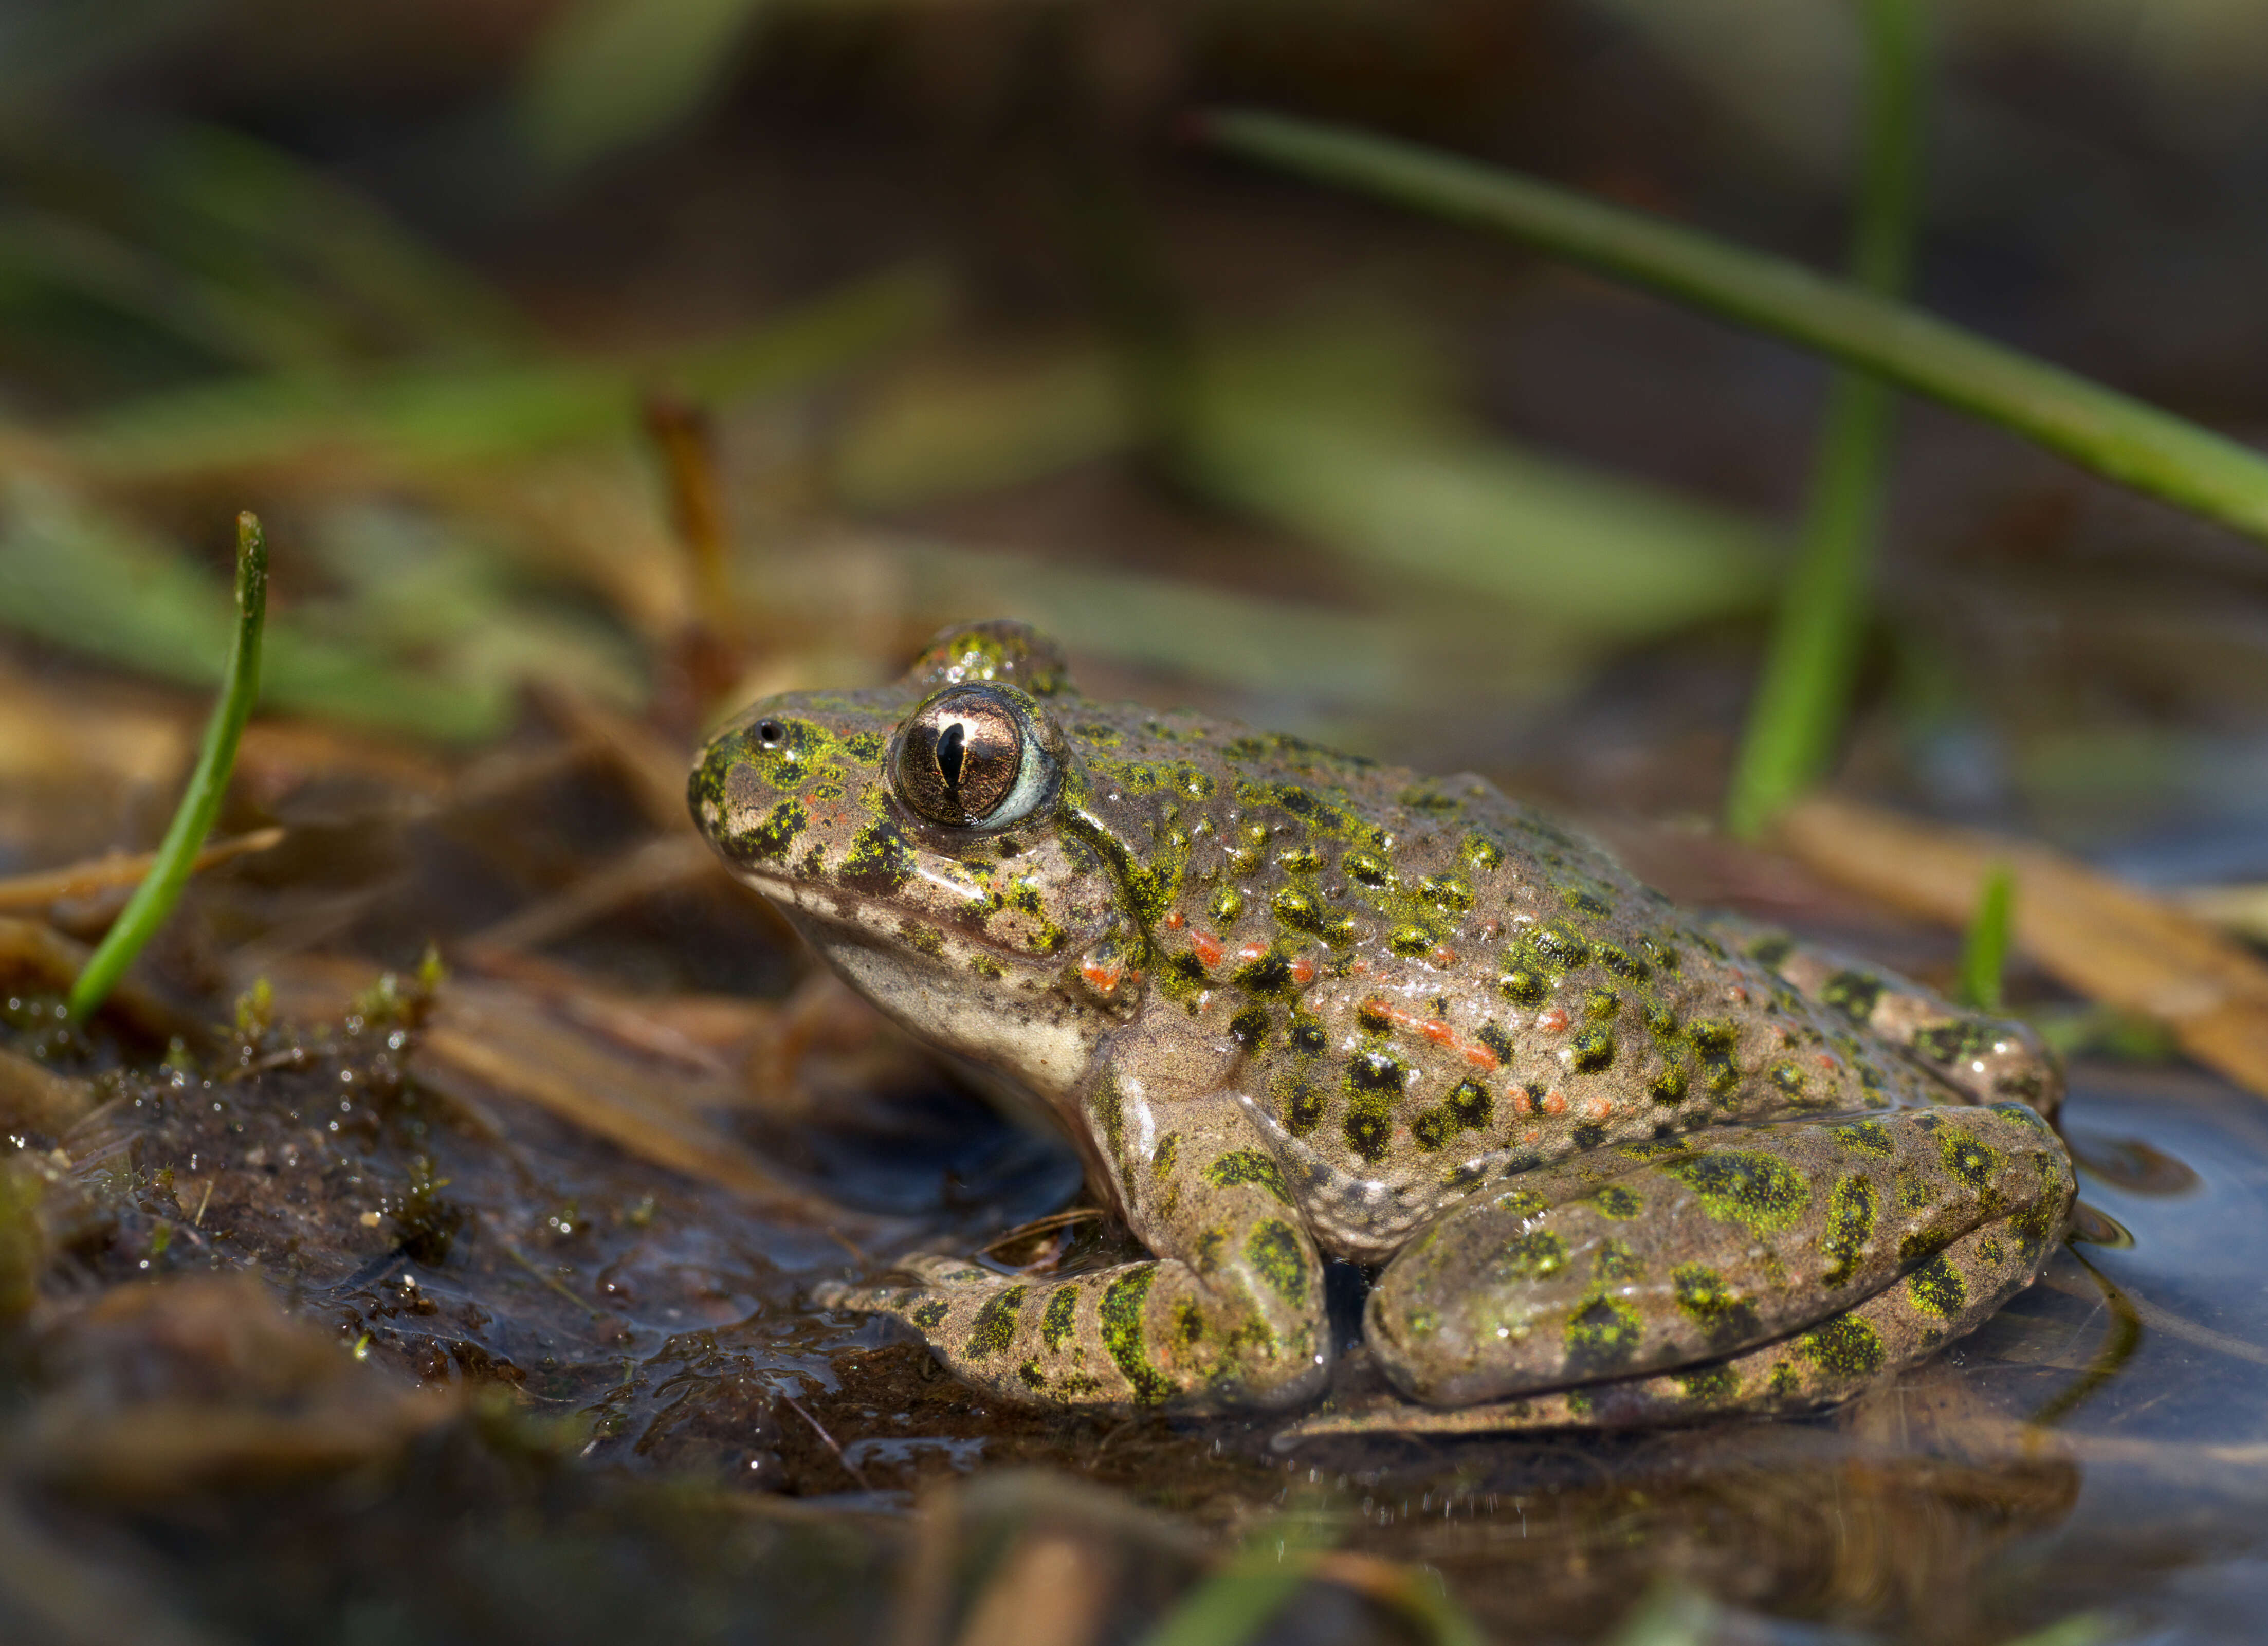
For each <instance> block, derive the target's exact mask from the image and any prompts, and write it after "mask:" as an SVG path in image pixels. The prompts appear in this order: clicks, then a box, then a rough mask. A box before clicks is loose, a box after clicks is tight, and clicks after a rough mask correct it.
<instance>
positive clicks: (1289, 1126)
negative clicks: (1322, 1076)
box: [1284, 1079, 1329, 1137]
mask: <svg viewBox="0 0 2268 1646" xmlns="http://www.w3.org/2000/svg"><path fill="white" fill-rule="evenodd" d="M1328 1109H1329V1099H1327V1098H1326V1097H1325V1096H1324V1094H1323V1092H1322V1090H1321V1089H1320V1088H1318V1087H1317V1086H1316V1085H1315V1084H1314V1082H1312V1081H1308V1080H1300V1079H1294V1080H1293V1081H1292V1083H1291V1089H1290V1090H1289V1091H1287V1092H1285V1096H1284V1129H1285V1131H1287V1132H1289V1133H1291V1134H1292V1136H1294V1137H1305V1136H1306V1135H1307V1134H1308V1133H1309V1132H1312V1131H1314V1129H1315V1128H1317V1127H1318V1126H1321V1125H1322V1123H1323V1115H1324V1113H1325V1112H1326V1111H1327V1110H1328Z"/></svg>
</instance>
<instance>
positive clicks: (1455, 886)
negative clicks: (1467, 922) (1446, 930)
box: [1418, 874, 1473, 915]
mask: <svg viewBox="0 0 2268 1646" xmlns="http://www.w3.org/2000/svg"><path fill="white" fill-rule="evenodd" d="M1418 891H1419V892H1420V893H1423V894H1424V895H1425V896H1426V897H1428V898H1430V899H1432V900H1433V901H1434V902H1435V903H1437V904H1439V905H1440V907H1441V908H1445V909H1449V910H1452V911H1454V913H1456V914H1460V915H1462V914H1463V913H1464V912H1465V911H1466V910H1468V909H1469V908H1472V906H1473V888H1472V887H1471V885H1469V884H1468V883H1467V882H1465V881H1463V880H1461V879H1459V878H1457V877H1456V876H1455V875H1453V874H1433V875H1427V876H1426V877H1425V878H1424V879H1423V880H1420V881H1419V882H1418Z"/></svg>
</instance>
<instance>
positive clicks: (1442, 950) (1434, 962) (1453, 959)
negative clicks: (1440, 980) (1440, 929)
mask: <svg viewBox="0 0 2268 1646" xmlns="http://www.w3.org/2000/svg"><path fill="white" fill-rule="evenodd" d="M1456 963H1457V952H1456V951H1455V950H1454V949H1452V948H1451V947H1449V945H1448V944H1446V943H1445V944H1440V945H1439V946H1437V947H1436V948H1435V949H1434V951H1433V952H1432V953H1431V954H1429V955H1427V956H1426V957H1425V964H1426V965H1428V966H1438V967H1440V969H1441V970H1442V971H1445V972H1446V971H1447V970H1448V969H1449V968H1450V967H1451V966H1454V965H1455V964H1456Z"/></svg>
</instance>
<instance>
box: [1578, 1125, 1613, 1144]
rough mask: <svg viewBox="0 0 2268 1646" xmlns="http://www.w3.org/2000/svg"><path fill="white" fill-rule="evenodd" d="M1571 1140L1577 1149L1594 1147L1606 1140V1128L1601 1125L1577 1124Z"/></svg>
mask: <svg viewBox="0 0 2268 1646" xmlns="http://www.w3.org/2000/svg"><path fill="white" fill-rule="evenodd" d="M1572 1140H1573V1142H1574V1144H1575V1147H1576V1148H1578V1149H1596V1148H1597V1147H1598V1146H1599V1145H1600V1144H1601V1143H1605V1142H1606V1141H1607V1128H1605V1127H1603V1126H1578V1127H1577V1128H1575V1130H1574V1132H1573V1134H1572Z"/></svg>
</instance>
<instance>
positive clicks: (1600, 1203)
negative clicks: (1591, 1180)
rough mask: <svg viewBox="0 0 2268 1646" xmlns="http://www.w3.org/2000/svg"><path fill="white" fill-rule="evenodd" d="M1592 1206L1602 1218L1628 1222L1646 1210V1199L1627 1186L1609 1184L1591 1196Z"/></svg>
mask: <svg viewBox="0 0 2268 1646" xmlns="http://www.w3.org/2000/svg"><path fill="white" fill-rule="evenodd" d="M1591 1204H1592V1205H1594V1206H1595V1207H1597V1208H1598V1209H1599V1216H1602V1217H1612V1218H1614V1219H1616V1221H1618V1222H1627V1221H1628V1220H1629V1219H1631V1218H1632V1217H1635V1216H1638V1214H1639V1213H1640V1212H1642V1211H1644V1210H1645V1209H1646V1197H1645V1196H1644V1195H1643V1194H1639V1193H1638V1191H1637V1190H1636V1189H1634V1188H1631V1187H1628V1186H1627V1185H1625V1184H1621V1183H1609V1184H1607V1185H1606V1186H1605V1187H1602V1188H1601V1189H1600V1190H1599V1191H1598V1192H1597V1193H1596V1194H1593V1195H1592V1196H1591Z"/></svg>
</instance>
